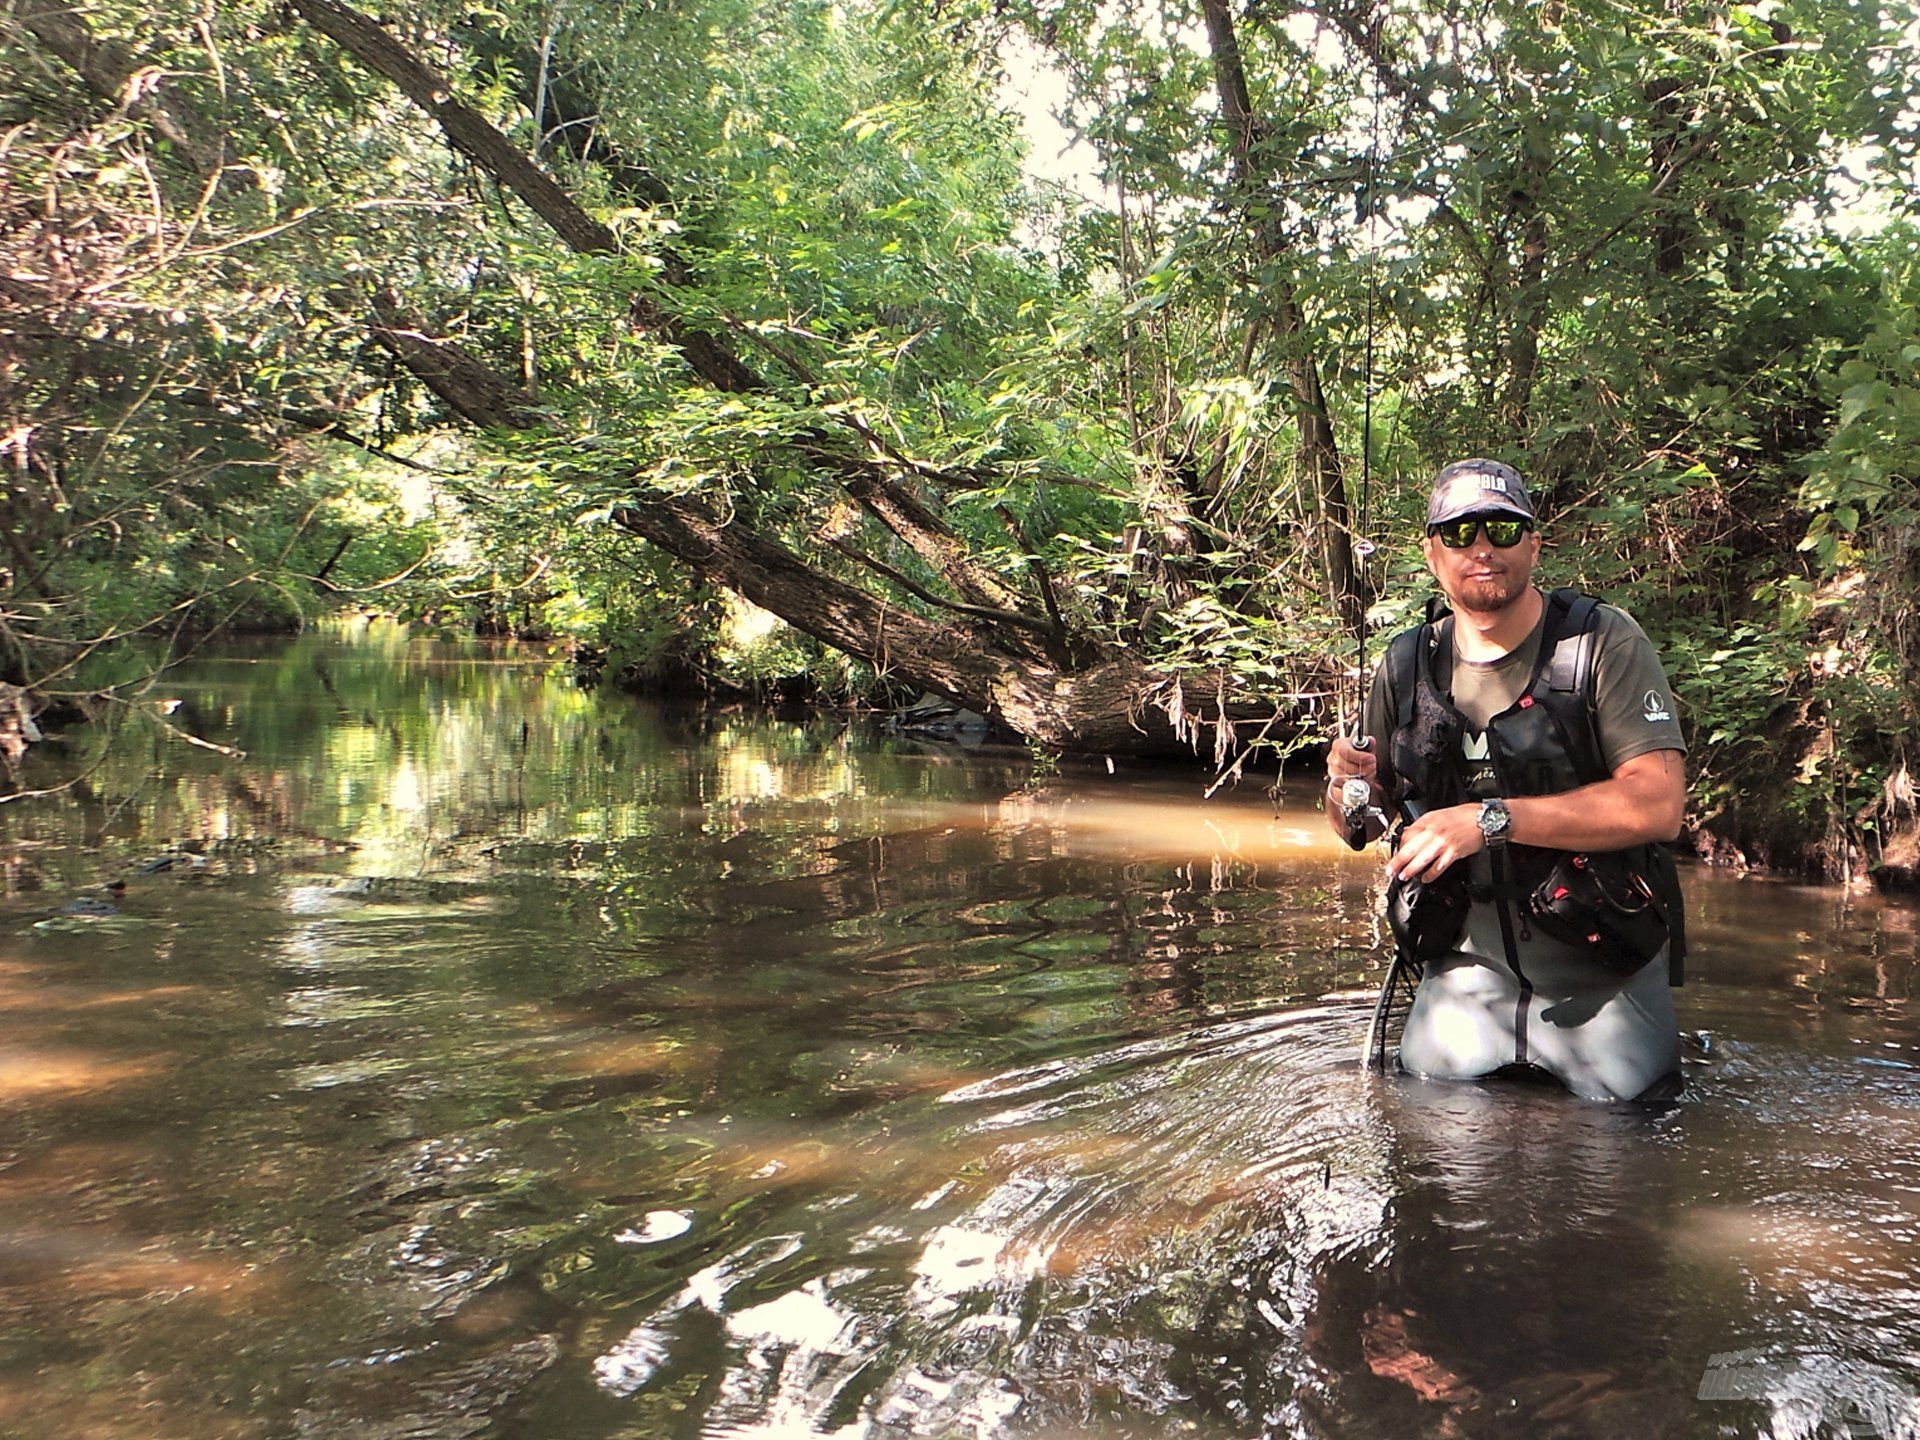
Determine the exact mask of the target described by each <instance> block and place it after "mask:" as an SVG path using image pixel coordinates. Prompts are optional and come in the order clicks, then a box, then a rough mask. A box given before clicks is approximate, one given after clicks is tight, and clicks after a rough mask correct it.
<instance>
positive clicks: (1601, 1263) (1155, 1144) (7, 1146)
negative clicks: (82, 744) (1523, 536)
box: [0, 631, 1920, 1440]
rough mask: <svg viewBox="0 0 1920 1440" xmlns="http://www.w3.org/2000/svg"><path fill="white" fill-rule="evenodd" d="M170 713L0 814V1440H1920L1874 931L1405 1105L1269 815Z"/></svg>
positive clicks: (1759, 948) (887, 761) (1913, 1170)
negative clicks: (1685, 1071)
mask: <svg viewBox="0 0 1920 1440" xmlns="http://www.w3.org/2000/svg"><path fill="white" fill-rule="evenodd" d="M181 696H182V698H183V699H184V700H185V701H187V702H188V703H189V704H190V706H191V709H192V712H193V714H194V717H195V720H196V723H198V724H199V725H201V726H202V727H203V729H202V733H204V734H206V735H207V738H210V739H214V740H217V741H220V742H221V743H227V744H234V745H238V746H240V747H241V748H243V749H245V750H246V751H247V759H246V760H245V761H244V762H242V763H239V764H232V763H223V762H221V761H219V760H218V759H217V758H216V757H212V756H209V755H206V754H203V753H201V752H190V751H187V750H184V749H181V748H178V747H171V746H169V747H164V748H144V749H143V748H141V743H142V742H139V741H138V738H137V737H136V743H135V745H134V747H133V750H132V751H131V752H130V753H126V754H115V755H111V756H108V757H106V759H105V760H104V761H102V763H101V764H100V767H99V769H98V770H97V771H96V772H95V775H94V778H93V779H92V781H91V782H90V785H89V788H88V789H87V790H86V791H85V792H84V793H80V794H76V795H71V796H69V797H68V798H67V799H65V800H63V801H61V802H58V803H53V804H49V805H46V806H42V807H41V808H39V809H37V810H34V811H22V812H19V813H15V814H8V815H4V816H0V825H5V826H6V827H7V828H6V831H5V833H4V836H0V840H3V841H4V843H3V844H0V860H4V864H5V867H6V868H5V876H6V880H7V885H8V891H7V899H6V901H5V909H4V912H0V1012H4V1014H5V1016H6V1019H7V1021H8V1025H7V1033H6V1036H5V1038H4V1041H0V1117H3V1118H4V1122H5V1125H4V1129H0V1137H3V1138H0V1313H3V1319H0V1430H5V1431H8V1432H12V1431H16V1430H18V1429H19V1428H21V1427H22V1426H25V1425H27V1424H28V1423H29V1422H31V1424H32V1426H33V1427H34V1429H35V1430H36V1431H43V1432H46V1433H51V1434H59V1435H63V1436H64V1435H72V1436H149V1435H156V1434H159V1435H193V1436H196V1437H199V1436H211V1437H223V1436H246V1437H251V1436H263V1437H264V1436H282V1435H298V1436H305V1437H329V1436H340V1437H345V1436H355V1437H360V1436H373V1437H389V1436H391V1437H400V1436H409V1437H426V1440H433V1437H465V1436H482V1435H485V1436H502V1437H520V1436H525V1437H534V1436H540V1437H554V1436H568V1437H572V1436H580V1437H603V1436H604V1437H616V1436H618V1437H637V1436H663V1437H667V1436H723V1435H725V1436H748V1435H759V1436H783V1435H792V1434H800V1433H810V1432H811V1433H844V1434H849V1435H874V1436H922V1435H924V1436H952V1435H983V1436H984V1435H995V1434H1006V1435H1031V1436H1049V1437H1051V1436H1083V1435H1098V1436H1162V1435H1168V1436H1171V1435H1199V1436H1247V1435H1258V1434H1265V1435H1277V1436H1293V1435H1299V1436H1324V1435H1365V1436H1377V1435H1407V1436H1418V1435H1432V1436H1453V1435H1513V1436H1555V1435H1619V1434H1648V1435H1676V1436H1694V1435H1700V1436H1707V1435H1716V1436H1717V1435H1762V1434H1767V1435H1775V1436H1783V1437H1784V1436H1793V1437H1803V1436H1804V1437H1812V1436H1815V1435H1839V1434H1870V1433H1871V1434H1880V1435H1887V1436H1894V1435H1911V1434H1914V1433H1915V1430H1916V1415H1917V1414H1920V1410H1917V1409H1916V1402H1915V1400H1914V1396H1915V1394H1916V1392H1920V1295H1917V1294H1916V1284H1917V1283H1920V1233H1917V1232H1920V1224H1917V1217H1916V1206H1917V1205H1920V1201H1917V1200H1916V1196H1920V1158H1916V1157H1920V1144H1916V1141H1920V1092H1917V1091H1916V1088H1915V1083H1914V1082H1915V1079H1916V1074H1917V1072H1916V1066H1920V1034H1916V1027H1915V1024H1914V1016H1913V1013H1912V1006H1911V999H1912V977H1913V970H1914V954H1915V948H1916V943H1915V926H1914V920H1915V915H1914V912H1913V911H1912V910H1911V909H1909V908H1906V907H1903V906H1900V905H1896V904H1891V903H1884V902H1879V901H1863V900H1860V899H1858V898H1855V899H1852V900H1849V899H1848V898H1847V897H1843V896H1839V895H1837V894H1835V893H1833V892H1826V891H1818V890H1803V889H1797V888H1793V887H1787V886H1780V885H1765V884H1747V885H1742V884H1737V883H1732V882H1727V881H1724V880H1720V879H1718V878H1716V877H1712V876H1708V875H1704V874H1690V875H1689V877H1688V882H1689V887H1690V891H1691V894H1692V897H1693V902H1694V913H1695V917H1696V919H1695V925H1694V929H1695V930H1696V932H1697V942H1696V944H1697V951H1698V953H1697V955H1696V957H1695V963H1694V967H1693V969H1694V974H1695V978H1694V980H1693V982H1692V983H1690V984H1689V986H1688V987H1687V988H1686V989H1685V990H1683V991H1682V992H1680V1004H1681V1011H1682V1023H1683V1024H1684V1025H1686V1026H1688V1027H1689V1029H1693V1030H1699V1031H1702V1032H1704V1038H1702V1039H1701V1040H1700V1041H1698V1042H1697V1043H1696V1044H1694V1045H1693V1046H1692V1047H1691V1049H1692V1058H1691V1059H1690V1061H1689V1070H1690V1083H1689V1086H1688V1089H1687V1092H1686V1094H1685V1095H1684V1097H1683V1098H1682V1100H1681V1101H1680V1102H1679V1103H1677V1104H1675V1105H1672V1106H1669V1107H1667V1108H1665V1109H1660V1110H1648V1109H1642V1108H1637V1107H1630V1106H1622V1107H1607V1106H1592V1105H1584V1104H1580V1103H1578V1102H1574V1101H1571V1100H1569V1099H1568V1098H1567V1097H1566V1096H1564V1095H1563V1094H1560V1093H1558V1092H1556V1091H1551V1090H1544V1089H1536V1088H1529V1087H1523V1086H1513V1085H1497V1086H1496V1085H1487V1086H1423V1085H1418V1084H1414V1083H1410V1082H1406V1081H1402V1080H1395V1079H1381V1078H1377V1077H1368V1076H1366V1075H1364V1074H1362V1073H1361V1072H1360V1071H1359V1069H1358V1067H1357V1065H1356V1058H1357V1049H1358V1045H1359V1038H1360V1032H1361V1030H1362V1028H1363V1026H1364V1021H1365V1015H1366V1011H1367V1008H1368V1005H1369V1003H1370V998H1371V994H1370V992H1371V988H1372V985H1373V984H1374V982H1375V980H1376V978H1377V975H1378V966H1379V953H1378V946H1377V936H1376V933H1375V921H1374V918H1373V917H1374V910H1375V902H1376V896H1375V894H1374V891H1373V889H1372V884H1373V879H1374V874H1375V869H1376V866H1375V864H1374V863H1373V862H1372V861H1371V860H1369V859H1368V858H1366V857H1349V856H1347V855H1345V854H1344V852H1340V851H1337V850H1336V849H1335V847H1333V846H1332V845H1331V844H1330V843H1329V842H1327V841H1326V840H1325V839H1324V838H1323V833H1322V830H1321V827H1320V826H1319V824H1318V821H1317V819H1316V817H1315V816H1314V815H1313V814H1312V813H1311V811H1310V805H1311V796H1310V794H1309V793H1307V792H1308V791H1310V790H1311V786H1310V785H1309V786H1308V787H1307V790H1305V791H1303V792H1302V794H1301V796H1300V797H1299V798H1298V799H1293V800H1287V801H1285V802H1283V803H1282V804H1281V805H1280V807H1279V808H1278V809H1277V810H1276V808H1275V807H1274V806H1273V805H1271V804H1269V803H1268V802H1267V801H1265V800H1264V799H1263V798H1262V797H1260V796H1258V795H1253V794H1247V793H1243V794H1241V795H1239V796H1236V797H1221V798H1219V799H1216V800H1215V801H1212V802H1207V803H1202V802H1200V801H1199V800H1198V799H1197V798H1196V795H1195V792H1194V787H1193V786H1192V785H1191V784H1190V783H1188V782H1187V781H1185V780H1169V781H1157V780H1152V779H1146V780H1138V781H1134V782H1132V783H1128V784H1124V785H1122V784H1118V783H1115V782H1111V781H1107V780H1104V779H1102V780H1101V781H1099V782H1098V783H1093V782H1084V781H1073V780H1064V779H1054V780H1051V781H1047V782H1044V783H1032V782H1031V781H1030V777H1029V776H1028V775H1027V773H1026V766H1025V762H1024V758H1023V757H1018V756H992V755H989V756H985V757H974V758H971V759H967V760H957V759H953V758H950V757H948V756H945V755H941V754H938V753H932V752H927V751H924V750H921V749H918V748H915V747H912V746H908V745H903V744H901V743H899V742H895V741H889V740H886V739H884V738H879V737H874V736H869V735H866V734H864V733H863V732H861V731H859V730H858V729H857V728H849V727H848V726H846V725H843V724H839V723H834V722H829V721H825V720H821V721H814V722H810V723H806V724H798V725H795V724H781V723H777V722H774V721H770V720H765V719H759V718H751V717H743V716H718V717H705V718H701V717H689V716H674V715H671V714H665V713H662V712H658V711H653V710H649V709H646V708H644V707H639V706H635V705H633V704H632V703H630V702H628V701H625V700H623V699H621V698H620V697H617V696H595V695H586V694H582V693H580V692H578V691H576V690H573V689H571V688H570V687H569V686H568V685H566V683H565V682H564V680H563V679H562V678H560V677H556V676H552V675H549V674H548V673H546V668H545V666H544V665H543V664H542V663H541V662H539V661H538V660H537V659H535V658H529V657H526V656H524V655H519V654H515V653H514V652H502V651H493V650H487V649H484V648H481V647H473V646H469V647H444V646H435V645H430V644H426V643H422V642H412V641H407V640H405V639H404V638H402V637H400V636H399V635H397V633H395V632H384V631H383V632H375V633H374V634H372V635H371V636H363V637H359V638H358V639H357V640H356V641H355V642H354V643H346V642H344V641H342V640H339V639H337V638H336V639H331V640H328V639H308V640H303V641H301V642H299V643H297V644H295V645H292V646H282V647H277V649H276V651H275V652H274V653H272V654H258V653H256V654H247V653H244V652H236V653H234V654H232V655H228V656H225V657H222V658H221V659H219V660H217V661H213V662H209V663H208V664H206V665H205V666H203V667H201V668H200V669H199V670H198V671H196V672H194V673H192V674H189V675H186V676H184V677H182V684H181ZM76 763H77V762H76ZM88 763H90V761H89V762H88ZM1248 788H1249V789H1251V788H1252V787H1248ZM158 861H165V863H164V864H157V863H156V862H158ZM117 877H119V878H126V879H127V880H128V888H127V889H126V891H125V892H124V893H123V894H117V895H115V896H114V898H112V899H111V900H110V901H102V902H101V903H100V904H99V905H97V906H89V907H80V908H78V909H76V908H74V907H73V906H72V905H71V903H70V902H71V901H72V900H73V899H74V898H75V897H78V896H82V895H83V893H84V894H85V895H92V896H99V895H102V894H105V893H106V892H101V891H97V890H93V889H91V888H90V887H96V886H99V885H101V884H103V883H104V882H106V881H108V880H111V879H113V878H117Z"/></svg>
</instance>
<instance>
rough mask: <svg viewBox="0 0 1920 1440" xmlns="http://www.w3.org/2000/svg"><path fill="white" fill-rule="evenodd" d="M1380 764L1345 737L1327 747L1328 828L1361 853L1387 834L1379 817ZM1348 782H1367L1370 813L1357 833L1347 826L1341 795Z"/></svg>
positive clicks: (1366, 751)
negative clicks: (1330, 827)
mask: <svg viewBox="0 0 1920 1440" xmlns="http://www.w3.org/2000/svg"><path fill="white" fill-rule="evenodd" d="M1379 773H1380V760H1379V757H1378V756H1376V755H1375V754H1374V753H1373V752H1372V751H1371V750H1362V749H1361V748H1360V747H1359V746H1358V745H1356V744H1354V743H1353V741H1351V740H1349V739H1348V738H1347V737H1346V736H1344V735H1336V736H1334V738H1333V742H1332V743H1331V744H1330V745H1328V746H1327V824H1328V825H1330V826H1332V827H1333V833H1334V834H1336V835H1338V836H1339V837H1340V838H1341V839H1342V840H1344V841H1345V842H1346V843H1347V844H1348V845H1349V846H1351V847H1352V848H1353V849H1355V850H1359V849H1361V848H1363V847H1364V846H1366V845H1369V844H1371V843H1372V842H1373V841H1375V840H1378V839H1379V838H1380V837H1381V836H1382V835H1384V834H1385V833H1386V821H1385V820H1384V819H1383V818H1382V817H1381V815H1380V813H1379V808H1378V807H1379V805H1380V791H1379V785H1378V780H1377V777H1378V775H1379ZM1349 780H1364V781H1366V782H1367V804H1366V806H1365V807H1363V808H1365V809H1367V810H1369V811H1371V812H1372V813H1371V814H1369V815H1368V816H1367V817H1366V818H1365V819H1364V820H1362V821H1361V822H1360V825H1359V829H1358V831H1357V832H1356V831H1355V830H1354V829H1353V828H1352V827H1350V826H1349V825H1348V823H1347V814H1346V808H1345V798H1346V797H1345V796H1343V795H1342V794H1341V793H1340V791H1341V787H1342V786H1344V785H1345V784H1346V783H1347V782H1348V781H1349Z"/></svg>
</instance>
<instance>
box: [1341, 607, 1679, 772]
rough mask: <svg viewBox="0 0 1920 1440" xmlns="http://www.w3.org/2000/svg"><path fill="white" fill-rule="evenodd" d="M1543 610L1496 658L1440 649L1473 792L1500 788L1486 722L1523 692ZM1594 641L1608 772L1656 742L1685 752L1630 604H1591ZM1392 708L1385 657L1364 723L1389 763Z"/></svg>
mask: <svg viewBox="0 0 1920 1440" xmlns="http://www.w3.org/2000/svg"><path fill="white" fill-rule="evenodd" d="M1545 628H1546V613H1545V612H1544V611H1542V613H1541V616H1540V623H1539V624H1537V625H1535V626H1534V627H1533V632H1532V633H1531V634H1530V635H1528V636H1527V638H1526V639H1525V640H1523V641H1521V642H1520V644H1519V645H1518V646H1516V647H1515V648H1514V649H1512V650H1510V651H1508V652H1507V653H1506V654H1505V655H1502V656H1501V657H1500V658H1499V659H1497V660H1487V661H1471V660H1462V659H1460V658H1459V657H1458V656H1457V655H1450V654H1447V653H1446V652H1445V650H1444V649H1443V651H1442V652H1441V653H1440V654H1439V655H1437V656H1436V657H1435V660H1436V664H1435V667H1434V668H1435V679H1436V681H1438V682H1439V683H1440V684H1441V685H1442V686H1443V687H1446V686H1449V685H1450V687H1451V694H1452V698H1453V703H1454V706H1455V708H1456V709H1458V710H1459V711H1460V713H1461V715H1462V716H1463V717H1464V718H1465V720H1466V721H1467V727H1468V728H1467V730H1466V732H1465V734H1464V735H1463V736H1462V739H1461V743H1462V746H1463V748H1464V750H1465V752H1466V760H1467V765H1468V775H1469V782H1470V783H1469V788H1468V794H1469V795H1471V796H1473V797H1474V798H1482V797H1486V796H1492V795H1496V794H1498V793H1499V792H1498V789H1497V788H1496V787H1495V785H1494V782H1493V767H1492V765H1491V764H1490V763H1488V762H1487V758H1486V757H1487V739H1486V725H1487V722H1488V721H1489V720H1491V719H1492V718H1493V717H1494V716H1495V715H1498V714H1500V713H1501V712H1502V711H1503V710H1506V709H1508V708H1509V707H1511V706H1512V705H1513V704H1514V703H1515V702H1516V701H1517V700H1519V698H1520V692H1521V691H1522V690H1523V689H1524V688H1525V687H1526V683H1527V680H1528V678H1529V677H1530V676H1531V675H1532V674H1533V666H1534V661H1535V659H1536V658H1537V657H1538V656H1539V653H1540V636H1541V633H1542V631H1543V630H1544V629H1545ZM1594 641H1595V646H1596V651H1595V660H1594V673H1593V707H1594V719H1595V729H1596V730H1597V732H1598V733H1599V737H1600V748H1601V752H1602V754H1603V756H1604V758H1605V760H1606V764H1607V770H1608V772H1609V773H1611V772H1613V771H1616V770H1618V769H1619V768H1620V767H1621V766H1622V765H1624V764H1626V762H1627V761H1629V760H1632V759H1634V758H1635V757H1637V756H1640V755H1647V754H1651V753H1652V752H1653V751H1655V750H1678V751H1681V752H1682V753H1684V752H1685V751H1686V748H1687V742H1686V740H1685V739H1684V738H1683V737H1682V735H1681V733H1680V708H1679V706H1678V705H1676V704H1675V703H1674V699H1673V688H1672V687H1671V686H1670V685H1669V684H1668V683H1667V674H1666V671H1665V669H1663V668H1662V666H1661V664H1660V656H1659V654H1658V653H1657V652H1656V651H1655V650H1654V648H1653V642H1652V641H1651V640H1649V639H1648V638H1647V634H1646V632H1645V631H1644V630H1642V629H1641V628H1640V626H1639V625H1638V624H1637V623H1635V621H1634V619H1633V617H1632V616H1631V615H1629V614H1627V612H1626V611H1624V610H1621V609H1619V608H1618V607H1617V606H1613V605H1600V606H1598V607H1596V608H1595V611H1594ZM1393 719H1394V717H1393V708H1392V705H1391V703H1390V702H1389V700H1388V697H1387V676H1386V664H1385V662H1384V661H1382V663H1381V664H1380V666H1379V667H1378V668H1377V669H1375V671H1374V672H1373V685H1372V688H1371V690H1370V691H1369V693H1368V695H1367V710H1366V719H1365V723H1366V730H1367V734H1369V735H1371V736H1373V737H1374V752H1375V753H1376V754H1377V755H1379V756H1380V757H1381V763H1382V765H1383V766H1384V765H1385V764H1386V763H1387V762H1388V757H1390V756H1391V754H1392V750H1391V748H1390V746H1391V737H1392V732H1393Z"/></svg>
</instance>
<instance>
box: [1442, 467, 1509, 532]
mask: <svg viewBox="0 0 1920 1440" xmlns="http://www.w3.org/2000/svg"><path fill="white" fill-rule="evenodd" d="M1490 510H1504V511H1506V512H1507V513H1508V514H1510V515H1518V516H1521V517H1522V518H1523V519H1527V520H1531V519H1533V518H1534V517H1533V501H1532V500H1530V499H1529V498H1528V497H1527V485H1526V482H1525V481H1524V480H1522V479H1521V478H1520V472H1519V471H1518V470H1516V469H1514V468H1513V467H1512V466H1511V465H1503V464H1501V463H1500V462H1499V461H1498V460H1456V461H1454V462H1453V463H1452V464H1451V465H1448V466H1446V467H1444V468H1443V469H1442V470H1441V471H1440V473H1439V474H1438V475H1436V476H1434V477H1433V498H1432V499H1431V500H1429V501H1428V502H1427V524H1428V525H1429V526H1434V525H1444V524H1446V522H1447V521H1449V520H1458V519H1459V518H1460V517H1461V516H1462V515H1484V514H1486V513H1487V512H1488V511H1490Z"/></svg>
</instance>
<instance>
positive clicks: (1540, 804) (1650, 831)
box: [1507, 750, 1686, 850]
mask: <svg viewBox="0 0 1920 1440" xmlns="http://www.w3.org/2000/svg"><path fill="white" fill-rule="evenodd" d="M1621 770H1622V773H1618V774H1616V775H1614V776H1613V777H1612V778H1611V779H1608V780H1602V781H1599V782H1598V783H1597V784H1593V785H1583V786H1581V787H1580V788H1579V789H1578V790H1568V791H1565V792H1563V793H1561V794H1559V795H1523V796H1520V797H1518V798H1516V799H1511V800H1509V801H1507V809H1508V810H1509V811H1510V812H1511V813H1512V815H1513V828H1512V829H1511V830H1510V831H1509V832H1508V837H1507V838H1508V839H1510V840H1512V841H1513V842H1514V843H1516V844H1519V845H1537V846H1539V847H1541V848H1542V849H1546V850H1625V849H1628V848H1630V847H1631V846H1634V845H1643V844H1645V843H1646V842H1647V841H1649V840H1671V839H1673V838H1674V837H1675V836H1676V835H1678V834H1679V833H1680V824H1681V821H1682V820H1683V819H1684V818H1685V812H1686V779H1685V775H1684V772H1683V771H1682V768H1681V760H1680V755H1679V753H1678V752H1677V751H1673V750H1660V751H1655V752H1654V753H1653V754H1652V755H1649V756H1645V757H1642V758H1641V759H1640V760H1639V761H1638V762H1629V763H1628V764H1627V765H1625V766H1622V767H1621Z"/></svg>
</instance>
